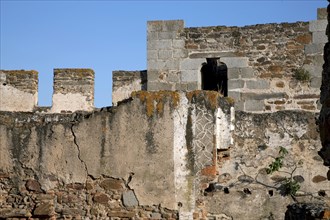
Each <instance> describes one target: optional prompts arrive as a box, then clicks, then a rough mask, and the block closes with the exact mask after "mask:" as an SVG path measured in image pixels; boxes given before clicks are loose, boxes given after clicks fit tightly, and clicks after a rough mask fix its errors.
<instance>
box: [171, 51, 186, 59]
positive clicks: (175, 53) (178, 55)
mask: <svg viewBox="0 0 330 220" xmlns="http://www.w3.org/2000/svg"><path fill="white" fill-rule="evenodd" d="M186 57H188V52H187V50H185V49H174V50H173V58H186Z"/></svg>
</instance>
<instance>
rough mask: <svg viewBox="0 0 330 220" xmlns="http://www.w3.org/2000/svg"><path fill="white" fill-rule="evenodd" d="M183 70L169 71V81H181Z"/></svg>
mask: <svg viewBox="0 0 330 220" xmlns="http://www.w3.org/2000/svg"><path fill="white" fill-rule="evenodd" d="M180 76H181V72H179V71H169V72H168V75H167V81H169V82H175V83H177V82H180Z"/></svg>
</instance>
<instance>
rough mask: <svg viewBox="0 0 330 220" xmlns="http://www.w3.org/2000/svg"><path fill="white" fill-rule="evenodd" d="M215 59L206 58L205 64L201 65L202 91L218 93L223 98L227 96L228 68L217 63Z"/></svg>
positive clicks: (217, 59) (223, 64)
mask: <svg viewBox="0 0 330 220" xmlns="http://www.w3.org/2000/svg"><path fill="white" fill-rule="evenodd" d="M219 59H220V58H219V57H217V58H206V63H203V64H202V65H203V66H202V69H201V74H202V89H203V90H212V91H218V92H220V93H221V94H222V95H223V96H225V97H227V96H228V68H227V65H226V64H225V63H223V62H220V61H219Z"/></svg>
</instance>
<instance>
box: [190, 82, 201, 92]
mask: <svg viewBox="0 0 330 220" xmlns="http://www.w3.org/2000/svg"><path fill="white" fill-rule="evenodd" d="M198 89H200V88H199V87H198V82H190V83H187V90H188V91H193V90H198Z"/></svg>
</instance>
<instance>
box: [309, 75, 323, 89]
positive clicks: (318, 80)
mask: <svg viewBox="0 0 330 220" xmlns="http://www.w3.org/2000/svg"><path fill="white" fill-rule="evenodd" d="M321 84H322V77H314V78H312V79H311V87H312V88H320V87H321Z"/></svg>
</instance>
